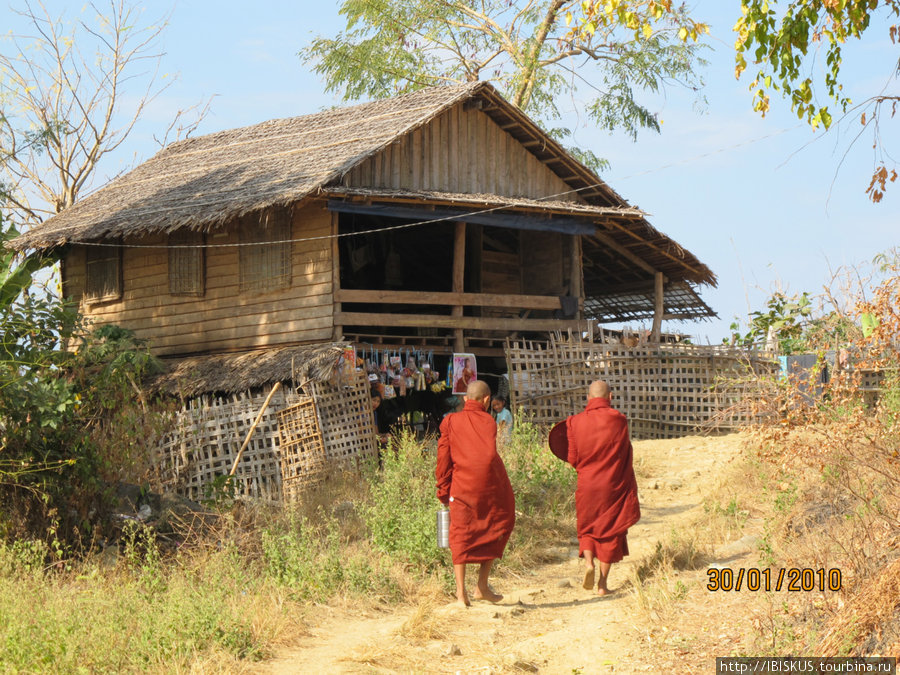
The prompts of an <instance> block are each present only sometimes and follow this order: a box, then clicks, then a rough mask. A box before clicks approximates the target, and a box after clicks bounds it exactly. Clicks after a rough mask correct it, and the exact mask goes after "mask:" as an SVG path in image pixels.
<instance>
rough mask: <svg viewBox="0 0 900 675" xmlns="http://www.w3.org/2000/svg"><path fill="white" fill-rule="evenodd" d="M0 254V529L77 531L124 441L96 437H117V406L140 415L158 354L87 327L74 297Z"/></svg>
mask: <svg viewBox="0 0 900 675" xmlns="http://www.w3.org/2000/svg"><path fill="white" fill-rule="evenodd" d="M10 232H11V231H7V232H6V233H5V236H7V237H8V236H10ZM2 262H3V263H4V264H5V265H6V268H5V269H4V270H2V272H3V279H0V281H3V280H5V281H6V282H8V283H7V285H6V287H5V288H4V295H3V298H2V299H3V301H4V304H3V307H2V309H3V312H2V314H0V491H2V493H3V498H4V500H5V501H6V503H7V504H8V505H12V507H13V510H15V511H17V513H16V514H13V513H12V512H11V510H10V509H7V510H5V513H4V515H5V520H0V535H4V534H5V535H7V536H9V535H15V534H20V535H22V534H34V533H35V532H36V531H39V530H42V529H44V528H45V527H46V526H47V525H48V521H52V520H56V521H57V522H58V524H59V525H61V533H60V536H61V538H67V537H70V536H71V535H72V534H74V533H75V532H76V531H78V532H80V534H81V535H85V534H88V533H89V531H90V530H91V528H92V527H93V523H92V522H90V521H91V518H90V514H92V513H94V514H96V513H98V512H99V511H101V510H102V509H99V508H98V507H99V506H100V505H99V503H98V501H99V500H100V499H101V497H102V492H103V489H104V483H105V481H106V480H108V479H112V478H116V477H118V474H119V472H120V471H121V467H122V465H123V464H127V461H126V460H125V459H124V458H123V455H125V454H127V453H128V451H129V449H130V447H131V445H132V444H131V443H130V442H129V439H127V438H117V439H116V440H117V442H116V443H109V444H107V445H106V446H105V447H101V443H99V442H98V438H97V437H98V436H103V435H105V436H106V437H110V436H111V435H115V434H114V433H112V432H111V431H110V428H112V427H115V421H114V418H116V415H118V414H121V413H123V412H124V413H125V414H126V417H127V416H128V414H129V413H128V411H132V413H133V412H134V410H135V409H137V410H138V412H137V413H134V414H131V415H130V416H131V418H133V419H132V421H133V422H137V421H138V420H137V418H138V417H140V416H143V417H145V418H146V417H147V416H148V412H149V411H148V406H147V402H146V401H145V400H144V398H143V395H142V392H141V390H140V387H139V383H140V381H141V378H142V377H143V376H144V374H146V373H147V372H149V371H151V370H153V369H154V368H155V367H156V363H157V362H156V361H155V359H153V357H152V356H151V355H150V353H149V351H148V350H147V348H146V346H145V345H144V344H143V343H142V342H141V341H140V340H137V339H136V338H135V337H134V334H133V333H131V332H130V331H127V330H125V329H122V328H118V327H115V326H102V327H99V328H96V329H91V328H89V327H88V326H86V325H85V324H84V321H83V319H82V317H81V315H80V314H79V313H78V311H77V309H76V307H75V306H74V305H73V304H72V303H70V302H67V301H65V300H63V299H60V298H58V297H57V296H56V295H55V294H53V293H52V292H51V291H49V290H48V289H46V288H41V287H39V286H36V285H32V284H31V275H30V268H28V269H27V270H26V271H28V272H29V273H24V272H21V273H20V272H16V271H15V270H20V271H21V270H22V269H23V265H27V263H23V262H21V261H20V260H18V259H17V258H12V257H9V256H7V257H5V258H4V259H3V261H2ZM13 280H15V281H13ZM16 289H18V290H16ZM135 440H136V441H137V439H135ZM135 444H136V445H139V444H140V443H135ZM109 448H114V449H115V453H114V455H113V456H107V455H106V454H105V452H106V450H107V449H109ZM17 529H18V530H19V531H18V532H16V531H15V530H17Z"/></svg>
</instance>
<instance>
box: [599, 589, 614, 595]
mask: <svg viewBox="0 0 900 675" xmlns="http://www.w3.org/2000/svg"><path fill="white" fill-rule="evenodd" d="M611 593H612V591H611V590H609V589H608V588H606V587H604V588H598V589H597V595H610V594H611Z"/></svg>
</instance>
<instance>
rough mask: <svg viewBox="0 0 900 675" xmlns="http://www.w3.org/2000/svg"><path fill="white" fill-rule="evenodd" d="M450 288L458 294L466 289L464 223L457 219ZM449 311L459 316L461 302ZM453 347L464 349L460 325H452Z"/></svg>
mask: <svg viewBox="0 0 900 675" xmlns="http://www.w3.org/2000/svg"><path fill="white" fill-rule="evenodd" d="M450 288H451V290H452V291H453V292H454V293H460V294H461V293H463V292H465V290H466V224H465V222H463V221H457V222H456V228H455V229H454V231H453V280H452V284H451V287H450ZM450 313H451V315H452V316H453V317H457V318H461V317H462V315H463V305H462V303H458V304H455V305H453V309H452V310H451V312H450ZM453 349H454V350H455V351H457V352H464V351H466V336H465V333H464V331H463V326H462V325H459V326H458V327H457V326H454V327H453Z"/></svg>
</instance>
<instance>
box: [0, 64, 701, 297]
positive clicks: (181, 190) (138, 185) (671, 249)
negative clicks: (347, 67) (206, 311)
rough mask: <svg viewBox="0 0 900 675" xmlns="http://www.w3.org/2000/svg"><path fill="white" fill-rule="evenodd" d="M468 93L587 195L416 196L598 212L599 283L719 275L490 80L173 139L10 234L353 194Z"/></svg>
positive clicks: (18, 244) (121, 230)
mask: <svg viewBox="0 0 900 675" xmlns="http://www.w3.org/2000/svg"><path fill="white" fill-rule="evenodd" d="M462 102H465V103H466V104H467V105H474V106H476V107H478V108H479V109H480V110H481V111H482V112H483V113H484V114H486V115H487V116H489V117H490V118H491V119H492V120H493V121H494V122H495V123H496V124H498V125H499V126H500V127H501V128H502V129H504V131H505V132H506V133H508V134H509V135H511V136H512V137H514V138H515V139H516V140H518V141H519V142H520V143H522V145H523V146H524V147H526V148H527V149H528V151H529V152H530V153H531V154H532V155H534V156H535V157H536V158H537V159H538V160H540V161H541V162H542V163H543V164H545V165H546V166H547V167H548V169H549V170H551V171H553V172H555V173H556V174H557V175H559V176H560V177H561V178H562V179H563V180H564V181H565V182H566V184H568V185H569V186H571V187H572V189H573V190H577V191H578V195H579V198H580V199H579V202H580V203H576V202H574V201H572V202H569V201H566V202H563V201H553V202H548V201H544V200H535V199H522V198H515V197H512V196H510V195H502V196H500V195H444V194H441V193H427V194H425V193H419V197H421V198H425V199H427V200H430V201H431V202H432V203H434V201H441V200H442V199H443V200H445V202H446V203H456V204H459V205H460V206H465V205H469V207H470V208H471V207H472V205H474V204H479V203H480V204H483V205H489V206H491V207H492V208H500V207H502V208H504V209H510V210H529V209H531V210H536V211H537V210H539V211H540V212H541V213H544V214H555V213H565V214H568V215H581V216H584V217H586V218H590V219H591V220H592V222H593V223H594V224H595V225H596V227H597V230H596V231H597V233H596V235H595V236H594V237H592V239H595V240H596V242H595V243H596V244H597V245H596V246H595V247H587V248H586V255H595V256H600V258H598V260H597V265H596V266H595V267H596V268H597V269H600V268H601V267H602V268H604V269H607V270H609V271H608V274H607V275H606V276H605V277H603V278H600V277H598V278H597V279H596V285H597V286H598V287H604V288H606V287H610V286H617V285H622V284H627V283H631V282H634V281H637V280H638V278H643V277H646V275H647V274H648V273H650V272H649V270H651V269H652V270H658V271H661V272H663V273H664V274H665V275H666V276H667V277H668V278H669V279H671V280H674V281H682V280H685V281H690V282H692V283H701V284H711V285H715V284H716V277H715V275H714V274H713V273H712V271H711V270H710V269H709V268H708V267H706V265H704V264H703V263H701V262H700V261H699V260H698V259H697V258H696V257H695V256H694V255H693V254H691V253H690V251H687V250H685V249H683V248H682V247H681V246H680V245H679V244H678V243H677V242H675V241H674V240H672V239H670V238H669V237H667V236H666V235H664V234H662V233H661V232H659V231H658V230H656V229H655V228H654V227H653V226H652V225H650V223H649V222H648V221H647V220H646V218H645V217H644V215H645V214H643V213H642V212H641V211H640V210H639V209H636V208H634V207H632V206H631V205H629V204H628V203H627V202H626V201H625V200H624V199H623V198H622V197H620V196H619V195H618V194H616V192H615V191H614V190H612V189H611V188H610V187H609V186H608V185H606V183H604V182H603V181H602V180H601V179H600V178H599V177H598V176H597V175H596V174H595V173H593V172H592V171H591V170H590V169H588V168H587V167H586V166H584V165H583V164H581V163H580V162H579V161H577V160H576V159H574V158H573V157H572V156H571V155H569V154H568V153H567V152H566V151H565V149H564V148H563V147H562V146H561V145H559V144H558V143H557V142H556V141H554V140H553V139H552V138H551V137H550V136H548V135H547V134H546V133H545V132H544V131H543V130H542V129H540V127H538V126H537V125H536V124H535V123H534V122H533V121H532V120H531V119H530V118H529V117H528V116H527V115H525V114H524V113H523V112H522V111H521V110H519V109H518V108H516V107H515V106H513V105H512V104H510V103H509V102H507V101H506V100H505V99H504V98H503V97H502V96H501V95H500V94H499V93H498V92H497V91H496V89H494V87H493V86H491V85H490V84H489V83H486V82H474V83H469V84H463V85H455V86H440V87H432V88H429V89H424V90H422V91H418V92H414V93H410V94H406V95H403V96H398V97H396V98H392V99H384V100H378V101H372V102H370V103H363V104H360V105H356V106H350V107H343V108H333V109H331V110H326V111H324V112H319V113H315V114H312V115H304V116H301V117H292V118H288V119H279V120H271V121H268V122H263V123H262V124H257V125H253V126H249V127H243V128H240V129H231V130H228V131H222V132H219V133H214V134H209V135H207V136H201V137H198V138H192V139H188V140H184V141H180V142H178V143H173V144H172V145H170V146H168V147H167V148H165V149H164V150H162V151H161V152H159V153H158V154H157V155H156V156H154V157H153V158H151V159H150V160H148V161H146V162H144V163H143V164H141V165H140V166H138V167H137V168H135V169H134V170H133V171H131V172H130V173H128V174H126V175H124V176H122V177H120V178H118V179H117V180H115V181H113V182H112V183H110V184H109V185H107V186H106V187H104V188H102V189H100V190H98V191H97V192H95V193H93V194H91V195H89V196H87V197H85V198H84V199H82V200H80V201H79V202H76V204H75V205H74V206H72V207H70V208H69V209H66V210H65V211H64V212H62V213H60V214H58V215H56V216H54V217H53V218H51V219H49V220H48V221H47V222H45V223H43V224H41V225H39V226H37V227H35V228H33V229H32V230H30V231H29V232H26V233H25V234H23V235H21V236H20V237H18V238H17V239H15V240H14V241H13V242H11V243H10V244H8V245H10V246H11V247H13V248H15V249H18V250H25V249H47V248H52V247H55V246H60V245H63V244H67V243H76V242H87V241H98V240H102V239H105V238H106V239H108V238H113V237H115V238H118V237H129V236H142V235H146V234H151V233H168V232H172V231H174V230H178V229H182V228H191V229H195V230H204V231H205V230H210V229H214V228H216V227H217V226H220V225H223V224H225V223H227V222H229V221H232V220H233V219H235V218H239V217H241V216H244V215H247V214H249V213H252V212H257V211H259V210H261V209H265V208H269V207H274V206H287V205H290V204H293V203H296V202H298V201H300V200H302V199H304V198H308V197H313V196H317V195H321V196H324V195H326V194H327V195H337V194H338V193H340V192H341V191H343V192H344V194H345V195H346V196H347V197H348V198H353V190H352V189H347V188H345V187H343V186H341V184H340V183H341V181H342V179H343V177H344V176H345V175H346V174H347V173H348V172H349V171H350V170H351V169H353V168H354V167H355V166H357V165H358V164H360V163H361V162H363V161H364V160H366V159H367V158H369V157H371V156H373V155H375V154H376V153H378V152H380V151H382V150H384V149H385V148H386V147H388V146H389V145H390V144H392V143H394V142H396V141H397V140H398V139H399V138H401V137H403V136H404V135H406V134H408V133H410V132H412V131H413V130H415V129H417V128H419V127H421V126H423V125H426V124H428V123H429V122H430V121H431V120H433V119H434V118H436V117H437V116H439V115H440V114H442V113H443V112H445V111H446V110H448V109H449V108H451V107H452V106H455V105H457V104H459V103H462ZM410 194H411V193H410ZM407 196H409V195H407ZM392 198H397V195H394V197H392ZM650 274H651V276H652V273H650ZM588 285H589V286H590V285H591V281H590V279H588Z"/></svg>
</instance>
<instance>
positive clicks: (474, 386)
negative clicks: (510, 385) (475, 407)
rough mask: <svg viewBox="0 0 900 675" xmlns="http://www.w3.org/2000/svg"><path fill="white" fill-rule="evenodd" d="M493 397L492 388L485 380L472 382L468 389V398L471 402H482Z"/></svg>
mask: <svg viewBox="0 0 900 675" xmlns="http://www.w3.org/2000/svg"><path fill="white" fill-rule="evenodd" d="M490 395H491V388H490V387H489V386H487V382H484V381H483V380H472V381H471V382H469V386H468V388H467V389H466V398H467V399H469V400H470V401H481V400H483V399H484V397H485V396H490Z"/></svg>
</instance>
